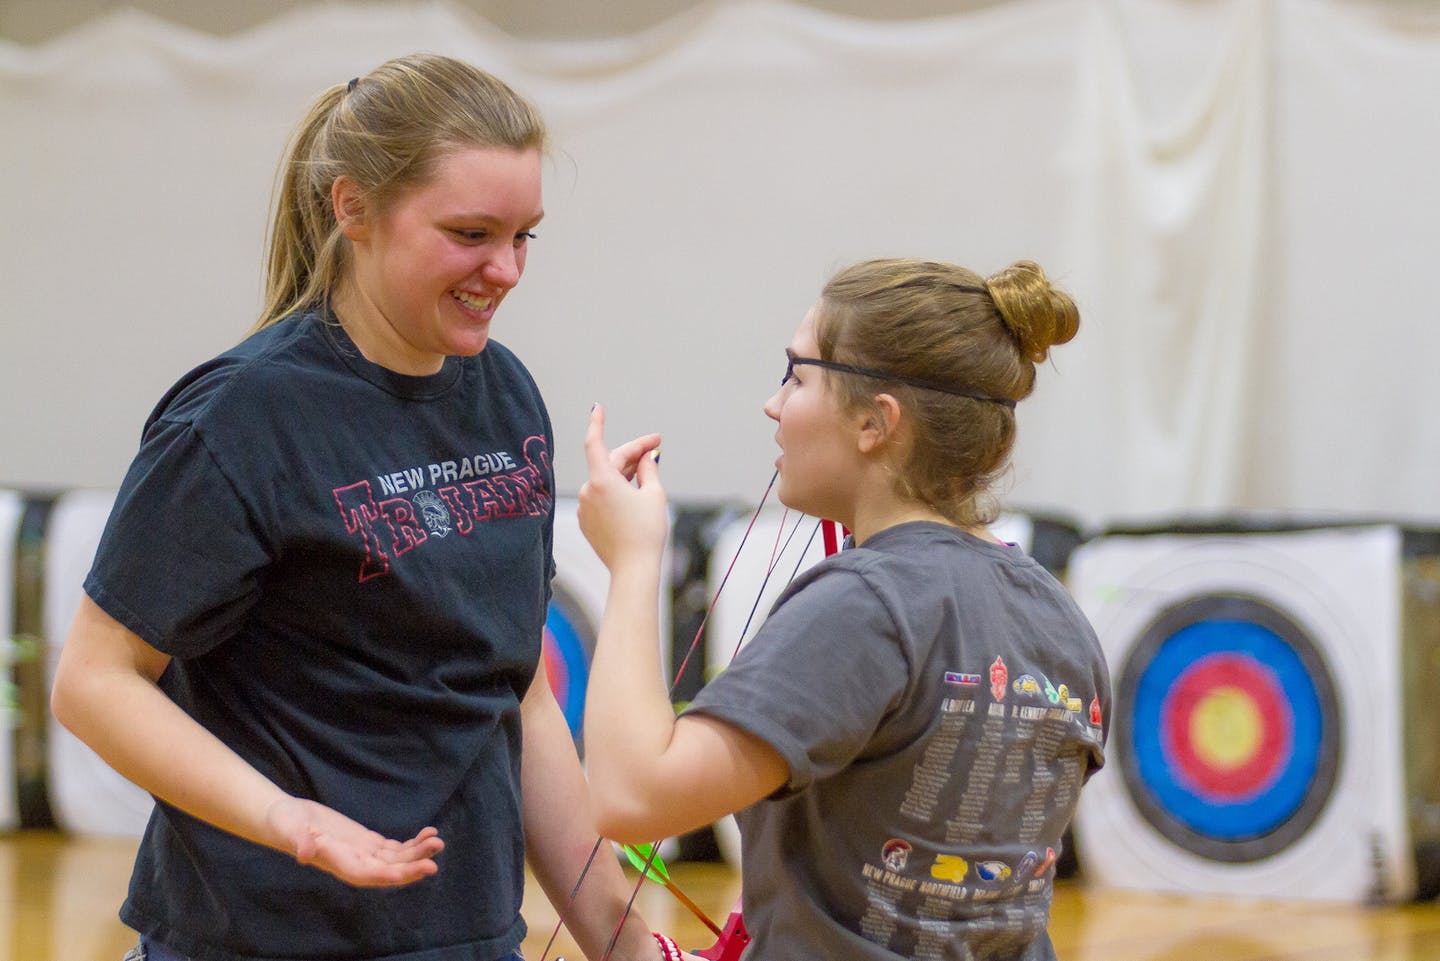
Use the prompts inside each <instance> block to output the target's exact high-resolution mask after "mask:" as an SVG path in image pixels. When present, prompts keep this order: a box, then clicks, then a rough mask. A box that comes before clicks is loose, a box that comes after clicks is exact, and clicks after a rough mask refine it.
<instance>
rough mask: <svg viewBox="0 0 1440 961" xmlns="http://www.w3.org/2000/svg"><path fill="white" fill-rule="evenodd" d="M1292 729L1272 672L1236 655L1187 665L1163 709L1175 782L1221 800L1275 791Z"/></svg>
mask: <svg viewBox="0 0 1440 961" xmlns="http://www.w3.org/2000/svg"><path fill="white" fill-rule="evenodd" d="M1294 726H1295V722H1294V715H1293V714H1292V712H1291V710H1290V704H1289V700H1288V698H1287V697H1286V695H1285V691H1284V690H1283V689H1282V688H1281V686H1280V683H1279V680H1278V679H1277V678H1276V677H1275V673H1274V672H1273V671H1271V670H1270V669H1268V668H1267V667H1266V666H1265V665H1263V664H1261V663H1260V662H1259V661H1257V660H1255V659H1254V658H1252V657H1247V656H1245V655H1243V654H1238V653H1234V652H1227V653H1223V654H1212V655H1210V656H1208V657H1204V658H1201V659H1200V660H1198V661H1196V662H1195V663H1194V664H1192V665H1191V666H1190V668H1189V669H1187V670H1186V671H1185V672H1184V673H1183V674H1182V675H1181V676H1180V677H1178V678H1176V679H1175V683H1174V685H1173V687H1172V688H1171V690H1170V692H1169V694H1168V695H1167V696H1166V698H1165V703H1164V704H1163V706H1162V707H1161V731H1162V738H1163V740H1164V742H1165V745H1166V749H1167V750H1168V751H1169V752H1170V754H1171V757H1172V758H1173V759H1174V762H1175V774H1176V776H1177V778H1179V779H1181V780H1183V781H1185V782H1187V783H1188V784H1189V785H1190V787H1191V788H1192V789H1193V790H1195V791H1197V792H1199V793H1201V794H1205V795H1209V796H1211V797H1214V798H1217V799H1221V800H1225V801H1241V800H1244V799H1246V798H1252V797H1255V796H1257V795H1259V794H1261V793H1262V792H1264V791H1265V790H1267V789H1268V788H1269V787H1270V786H1271V785H1272V784H1274V782H1275V780H1276V778H1278V777H1279V775H1280V773H1281V772H1282V771H1283V770H1284V769H1285V766H1286V764H1287V763H1288V762H1289V758H1290V745H1291V743H1292V737H1293V733H1294Z"/></svg>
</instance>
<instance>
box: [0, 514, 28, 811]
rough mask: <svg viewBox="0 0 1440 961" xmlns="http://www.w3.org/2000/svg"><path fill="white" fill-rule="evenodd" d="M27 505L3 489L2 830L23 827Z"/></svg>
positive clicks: (0, 579)
mask: <svg viewBox="0 0 1440 961" xmlns="http://www.w3.org/2000/svg"><path fill="white" fill-rule="evenodd" d="M23 507H24V503H23V499H22V498H21V496H20V494H19V492H17V491H11V490H0V632H3V633H0V666H3V667H4V671H3V673H0V774H3V775H4V781H3V782H0V831H13V830H14V829H15V828H18V827H20V803H19V799H18V797H17V795H16V789H15V788H16V785H15V738H14V736H13V733H12V732H14V731H15V730H16V728H17V726H18V725H19V720H20V719H19V711H20V702H19V697H18V696H17V695H18V693H19V692H18V687H17V685H16V684H15V672H14V665H15V662H16V661H17V660H18V659H19V658H20V657H21V656H22V653H21V650H22V645H23V644H25V643H26V642H25V641H24V639H22V638H20V637H19V634H20V631H19V630H17V627H18V625H17V624H16V623H15V575H16V571H15V567H16V565H15V555H16V550H17V548H18V546H19V545H18V539H19V534H20V514H21V511H22V510H23Z"/></svg>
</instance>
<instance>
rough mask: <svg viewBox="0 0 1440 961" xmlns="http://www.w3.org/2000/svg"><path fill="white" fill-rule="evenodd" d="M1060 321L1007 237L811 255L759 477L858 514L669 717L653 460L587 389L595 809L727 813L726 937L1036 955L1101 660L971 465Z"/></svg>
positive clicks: (1098, 741) (1070, 310)
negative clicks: (821, 269)
mask: <svg viewBox="0 0 1440 961" xmlns="http://www.w3.org/2000/svg"><path fill="white" fill-rule="evenodd" d="M1078 324H1079V316H1078V313H1077V311H1076V309H1075V305H1074V303H1073V302H1072V301H1071V299H1070V298H1069V297H1068V296H1067V295H1066V294H1064V293H1062V292H1060V291H1058V290H1056V289H1055V288H1053V287H1051V286H1050V284H1049V282H1048V281H1047V279H1046V278H1045V274H1044V272H1043V271H1042V270H1041V269H1040V268H1039V266H1038V265H1036V264H1034V263H1031V262H1028V261H1022V262H1020V263H1017V264H1014V265H1013V266H1011V267H1009V268H1007V269H1006V270H1003V271H1001V272H999V273H998V274H995V275H993V276H991V277H989V278H981V277H979V276H978V275H976V274H974V273H972V272H971V271H968V270H965V269H963V268H960V267H956V266H953V265H949V264H942V263H932V262H925V261H913V260H879V261H869V262H865V263H861V264H857V265H855V266H852V267H849V268H847V269H845V270H842V271H841V272H840V273H839V274H837V275H836V276H835V277H834V278H832V279H831V281H830V282H829V283H828V284H827V285H826V287H825V289H824V290H823V292H822V293H821V295H820V298H819V300H818V302H817V303H816V305H815V306H814V307H813V308H812V309H811V311H810V312H809V314H807V316H806V317H805V319H804V321H803V322H802V323H801V325H800V328H799V329H798V330H797V331H796V333H795V336H794V338H793V339H792V340H791V343H790V347H789V349H788V350H787V351H786V356H787V358H788V363H787V366H786V371H785V378H784V380H782V382H781V386H780V389H779V390H778V391H777V392H776V393H775V394H774V396H772V397H771V398H770V399H769V401H767V402H766V404H765V413H766V414H767V415H768V416H769V417H770V418H771V419H772V420H774V421H775V422H776V425H777V429H776V434H775V439H776V443H777V444H778V445H779V447H780V450H781V453H780V456H779V457H778V458H777V460H776V468H777V472H778V495H779V498H780V500H781V501H782V502H784V503H785V505H786V506H788V507H790V508H792V509H794V510H798V511H802V512H804V513H806V514H811V515H814V516H817V517H825V518H829V519H832V520H835V521H838V522H840V523H842V524H844V526H845V527H846V528H848V529H849V530H850V531H851V532H852V538H851V539H850V540H849V541H848V542H847V545H846V549H845V550H843V551H841V552H840V553H839V554H836V555H835V556H833V557H830V558H827V559H826V560H825V561H823V562H821V563H820V564H818V565H816V566H815V567H813V568H811V569H810V570H808V571H807V572H806V573H805V574H803V575H802V576H800V577H799V578H797V579H796V580H795V581H794V583H792V584H791V585H790V586H789V587H788V588H787V589H786V590H785V591H784V593H783V594H782V595H781V596H780V598H779V600H778V601H777V602H776V604H775V606H774V608H773V609H772V611H771V613H770V616H769V618H768V619H767V620H766V621H765V624H764V625H763V626H762V627H761V629H760V631H759V632H758V633H757V634H756V636H755V638H754V639H753V640H752V641H751V642H750V643H749V644H748V645H747V646H746V647H745V649H744V650H743V651H742V652H741V653H740V654H739V655H738V656H737V657H736V658H735V661H734V663H733V664H732V665H731V666H730V667H729V668H728V669H727V670H726V671H725V672H724V673H723V674H722V675H720V676H719V677H718V678H716V679H715V680H714V681H712V682H711V683H710V684H709V685H707V686H706V687H705V688H704V689H703V690H702V691H701V692H700V694H699V695H698V696H697V698H696V699H695V701H694V702H693V703H692V704H691V706H690V708H689V709H688V710H687V711H686V712H685V713H684V714H683V715H682V716H681V717H679V718H678V719H677V718H676V717H675V716H674V713H673V711H672V709H671V706H670V703H669V699H668V695H667V692H666V688H665V685H664V683H663V678H662V676H661V673H660V663H659V650H660V646H659V639H658V634H657V630H658V628H657V617H656V609H657V603H656V602H657V591H658V584H659V564H660V557H661V552H662V550H663V548H664V541H665V526H666V512H665V495H664V491H663V489H662V488H661V486H660V483H659V477H658V468H657V466H656V458H655V457H653V456H645V455H642V456H638V457H637V456H636V455H635V453H634V451H635V446H634V445H631V447H630V448H628V450H629V451H630V455H629V456H625V455H624V454H622V453H621V452H620V451H618V450H617V451H616V452H608V451H607V449H606V448H605V444H604V439H603V416H604V415H603V411H601V410H599V409H598V408H597V409H596V410H595V411H594V412H593V413H592V415H591V422H590V429H589V431H588V433H587V435H586V439H585V449H586V456H587V459H588V462H589V468H590V481H589V483H588V484H587V485H586V486H585V488H584V489H583V490H582V491H581V508H580V521H581V526H582V528H583V529H584V530H585V533H586V536H587V537H589V538H590V541H591V543H592V544H593V545H594V546H595V549H596V552H597V553H598V554H599V555H600V557H601V558H602V559H603V560H604V561H605V563H606V565H607V566H608V567H609V569H610V572H611V583H610V594H609V600H608V603H607V605H606V612H605V618H604V623H603V624H602V627H601V630H600V636H599V640H598V642H597V647H596V653H595V659H594V664H593V665H592V671H591V683H590V687H589V690H588V692H587V708H586V717H585V732H586V751H587V764H588V770H589V775H590V778H591V783H592V798H593V800H594V803H595V805H596V810H595V815H596V819H597V823H598V824H599V825H600V827H601V829H602V831H603V832H604V833H605V834H606V835H607V836H609V837H611V838H614V839H616V840H620V841H637V842H638V841H647V840H653V839H655V838H658V837H666V836H670V835H675V834H679V833H682V832H684V831H688V830H691V829H693V828H696V827H699V826H703V825H705V824H709V823H711V822H713V821H715V820H716V819H718V818H720V817H722V816H723V815H725V814H729V813H731V812H735V813H736V814H737V820H738V822H739V825H740V831H741V841H742V851H743V857H742V863H743V869H742V870H743V876H744V895H743V904H744V914H745V917H746V923H747V926H748V928H749V931H750V933H751V935H752V936H753V942H752V944H751V946H750V948H749V949H748V951H747V952H746V954H745V957H746V959H747V961H757V959H782V961H794V959H802V958H817V959H835V958H845V959H877V961H878V959H893V958H897V957H903V958H925V959H956V961H961V959H965V961H970V959H975V961H978V959H1027V961H1028V959H1048V958H1053V957H1054V950H1053V948H1052V947H1051V944H1050V939H1049V937H1048V935H1047V933H1046V924H1047V922H1048V919H1049V911H1050V901H1051V895H1052V883H1053V878H1054V865H1055V862H1056V859H1057V857H1058V855H1059V852H1060V844H1061V840H1060V839H1061V835H1062V833H1063V832H1064V829H1065V827H1066V825H1067V824H1068V823H1069V821H1070V819H1071V816H1072V815H1073V814H1074V811H1075V805H1076V803H1077V801H1078V798H1079V791H1080V788H1081V785H1082V784H1083V783H1084V781H1085V780H1086V779H1087V778H1088V777H1089V776H1090V775H1091V774H1092V773H1094V771H1096V770H1097V769H1099V767H1100V766H1101V765H1102V764H1103V763H1104V752H1103V745H1104V742H1105V733H1106V730H1107V719H1108V709H1109V706H1110V685H1109V674H1108V671H1107V669H1106V666H1105V662H1104V658H1103V656H1102V654H1101V651H1100V645H1099V643H1098V641H1097V640H1096V638H1095V634H1094V632H1093V630H1092V629H1091V628H1090V625H1089V624H1088V623H1087V622H1086V621H1085V618H1084V616H1083V615H1082V614H1081V613H1080V611H1079V609H1078V608H1077V607H1076V605H1075V604H1074V602H1073V601H1072V600H1071V599H1070V597H1069V595H1068V594H1067V593H1066V592H1065V590H1064V588H1062V587H1061V586H1060V584H1059V583H1057V582H1056V580H1055V579H1054V578H1053V577H1052V576H1051V575H1050V574H1049V573H1048V572H1046V571H1045V570H1044V568H1042V567H1041V566H1040V565H1039V564H1037V563H1036V562H1035V561H1033V560H1032V559H1031V558H1029V557H1028V556H1026V555H1025V554H1024V552H1022V551H1021V550H1019V549H1018V548H1016V547H1014V546H1012V545H1008V544H1004V543H1001V542H999V541H997V540H996V539H995V538H994V537H993V536H992V535H990V534H989V532H988V530H987V528H986V522H987V521H988V520H990V519H992V518H993V516H994V513H995V506H994V504H993V503H992V502H990V500H989V499H988V497H987V491H988V488H989V485H990V483H991V481H992V479H993V478H994V477H995V476H996V475H997V474H998V473H999V472H1000V471H1002V470H1003V469H1004V468H1005V466H1006V463H1007V461H1008V458H1009V454H1010V450H1011V447H1012V445H1013V443H1014V437H1015V413H1014V408H1015V403H1016V401H1018V400H1020V399H1022V398H1024V397H1025V396H1027V395H1028V394H1029V393H1030V392H1031V390H1032V389H1033V386H1034V379H1035V365H1036V364H1037V363H1039V362H1041V361H1043V360H1044V359H1045V358H1046V356H1047V353H1048V351H1049V349H1050V347H1052V346H1053V345H1055V344H1060V343H1064V342H1066V341H1068V340H1070V339H1071V338H1072V337H1073V336H1074V334H1075V332H1076V329H1077V327H1078ZM632 478H633V480H634V481H635V483H634V484H631V483H630V482H629V479H632Z"/></svg>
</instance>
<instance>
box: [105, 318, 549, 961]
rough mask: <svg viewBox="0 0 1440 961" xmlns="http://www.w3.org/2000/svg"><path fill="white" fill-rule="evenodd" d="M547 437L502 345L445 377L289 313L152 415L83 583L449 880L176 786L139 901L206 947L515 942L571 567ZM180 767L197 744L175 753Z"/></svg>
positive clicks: (208, 722) (186, 690)
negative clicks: (237, 817) (539, 668)
mask: <svg viewBox="0 0 1440 961" xmlns="http://www.w3.org/2000/svg"><path fill="white" fill-rule="evenodd" d="M552 444H553V440H552V433H551V428H550V422H549V418H548V415H547V414H546V411H545V408H544V404H543V402H542V400H541V398H540V394H539V392H538V390H537V389H536V387H535V384H534V382H533V380H532V379H531V377H530V375H529V374H528V372H527V371H526V370H525V368H524V367H523V366H522V365H521V364H520V363H519V361H518V360H516V358H515V357H514V355H513V354H511V353H510V352H509V351H508V350H507V349H505V348H504V347H503V346H501V345H500V344H498V343H495V342H493V341H492V342H491V343H490V344H489V345H488V346H487V347H486V348H485V350H484V351H483V352H482V353H480V354H479V355H477V356H475V357H470V358H449V359H447V360H446V362H445V364H444V367H443V368H442V369H441V371H440V372H439V373H437V374H434V375H433V376H426V377H411V376H405V375H401V374H396V373H394V372H393V371H390V370H388V369H386V368H383V367H380V366H377V365H375V364H371V363H370V362H368V361H366V360H365V359H364V358H363V357H362V356H361V355H360V353H359V351H358V350H357V349H356V348H355V346H354V344H353V343H352V342H351V341H350V340H349V338H348V337H347V336H346V335H345V333H344V331H343V330H342V329H341V328H340V327H339V326H338V325H336V324H335V323H334V322H333V319H332V320H327V319H326V318H324V317H323V316H320V315H316V314H304V315H299V316H295V317H291V318H288V319H286V320H284V321H282V322H280V323H278V324H276V325H274V326H272V327H269V328H267V329H265V330H262V331H260V332H258V333H256V334H254V335H252V336H251V337H249V338H248V339H247V340H245V341H244V342H243V343H241V344H240V345H238V346H237V347H236V348H234V349H233V350H231V351H229V352H227V353H225V354H223V355H221V356H220V357H218V358H216V359H215V360H213V361H211V362H209V363H207V364H204V365H202V366H200V367H198V368H196V369H195V370H194V371H192V372H191V373H189V374H188V375H186V376H185V377H184V378H183V379H182V380H181V381H180V382H179V383H178V384H177V385H176V386H175V387H174V388H173V389H172V390H171V391H170V392H169V393H168V394H167V395H166V396H165V397H164V398H163V399H162V400H161V402H160V403H159V405H158V406H157V407H156V409H155V411H154V413H153V414H152V415H151V417H150V419H149V421H148V422H147V424H146V426H145V431H144V436H143V440H142V443H141V447H140V452H139V454H138V455H137V457H136V458H135V461H134V463H133V464H132V465H131V468H130V471H129V473H128V475H127V476H126V478H125V482H124V484H123V486H122V488H121V490H120V494H119V497H118V499H117V501H116V504H115V508H114V512H113V513H112V515H111V517H110V520H109V523H108V525H107V527H106V530H105V534H104V537H103V539H102V541H101V544H100V548H99V551H98V553H97V556H96V560H95V565H94V568H93V569H92V571H91V573H90V575H89V577H88V578H87V579H86V581H85V590H86V592H87V593H88V594H89V595H90V597H92V598H93V599H94V600H95V602H96V603H97V604H99V605H100V607H101V608H103V609H104V610H105V611H106V612H108V613H109V614H110V615H111V616H112V617H114V618H115V619H116V620H117V621H119V622H120V623H121V624H123V625H125V626H126V627H127V628H129V629H130V630H132V631H134V632H135V633H136V634H138V635H139V636H140V637H142V638H144V639H145V641H147V642H148V643H149V644H151V645H153V646H154V647H156V648H157V649H159V650H161V651H163V652H165V653H167V654H169V655H171V656H172V658H173V660H172V661H171V663H170V666H169V668H168V669H167V670H166V671H165V673H164V675H163V676H162V677H161V679H160V686H161V688H162V689H163V690H164V691H165V693H166V694H168V695H169V696H170V697H171V698H172V699H173V700H174V701H175V702H176V703H177V704H179V705H180V706H181V707H182V708H183V709H184V710H185V711H186V712H187V713H189V714H190V715H191V716H192V717H194V718H195V719H196V720H197V721H199V722H200V723H201V724H202V725H204V726H205V727H206V728H208V729H209V730H210V731H212V732H214V733H215V734H216V735H217V736H218V737H219V738H220V739H221V740H223V741H224V742H225V743H226V744H228V745H229V746H230V747H232V748H233V749H234V750H236V751H237V752H238V753H239V754H240V755H241V756H242V757H244V758H245V759H246V760H247V761H249V762H250V763H251V764H253V765H254V766H255V767H256V768H257V769H258V770H259V771H260V772H261V773H263V774H264V775H265V776H267V777H269V778H271V779H272V780H273V781H274V782H275V783H277V784H278V785H279V786H280V787H281V788H283V789H284V790H286V791H288V792H290V793H292V794H295V795H298V796H301V797H305V798H312V799H314V800H316V801H319V802H321V803H323V804H326V805H329V806H331V807H333V808H335V809H337V810H339V811H340V812H342V813H344V814H346V815H348V816H350V817H352V818H354V819H355V820H357V821H359V822H360V823H362V824H364V825H366V826H368V827H370V828H372V829H374V830H376V831H379V832H380V833H382V834H384V835H386V836H389V837H395V838H408V837H410V836H412V835H413V834H414V833H415V832H416V831H417V830H419V829H420V828H422V827H424V826H425V825H429V824H433V825H435V826H436V827H437V828H438V829H439V831H440V835H441V837H443V838H444V839H445V842H446V848H445V850H444V852H442V853H441V854H440V855H439V857H438V863H439V865H440V872H439V874H438V875H436V876H435V877H432V878H427V879H425V880H423V881H420V882H417V883H415V884H412V885H408V886H405V887H402V888H395V889H382V890H373V889H367V890H361V889H356V888H352V887H350V886H348V885H346V884H344V883H342V882H341V881H339V880H336V879H335V878H332V877H331V876H329V875H327V874H324V873H323V872H321V871H319V870H316V869H314V868H309V867H303V866H301V865H299V864H297V863H296V862H295V861H294V860H293V859H292V858H291V857H289V856H287V855H284V854H281V853H279V852H276V851H273V850H270V849H268V848H264V847H261V846H258V845H255V844H253V843H250V842H247V841H244V840H241V839H240V838H238V837H235V836H233V835H230V834H227V833H225V832H223V831H220V830H218V829H216V828H213V827H211V826H209V825H207V824H204V823H202V822H200V821H198V820H196V819H194V818H192V817H189V816H188V815H185V814H183V813H181V812H179V811H177V810H176V809H174V808H172V807H170V806H168V805H165V804H158V805H157V807H156V811H155V814H154V816H153V817H152V818H151V821H150V824H149V827H148V829H147V831H146V834H145V837H144V840H143V842H142V844H141V848H140V853H139V856H138V859H137V862H136V866H135V872H134V876H133V878H132V880H131V887H130V893H129V897H128V899H127V900H126V902H125V905H124V907H123V908H122V909H121V917H122V918H123V919H124V920H125V921H126V922H127V923H128V924H130V925H131V926H132V927H135V928H136V929H137V930H139V931H140V932H141V933H142V934H144V935H146V936H148V937H151V938H153V939H154V940H157V941H159V942H160V943H162V944H165V945H167V946H169V947H171V948H173V949H175V950H177V951H180V952H182V953H185V954H188V955H191V956H193V957H195V958H197V959H213V961H239V959H245V961H251V959H255V961H258V959H266V961H276V959H318V958H326V959H343V958H356V959H359V958H365V959H387V961H400V959H414V961H419V958H420V957H421V955H422V953H423V958H424V961H481V959H487V961H488V959H491V958H495V957H499V956H501V955H504V954H505V953H507V952H508V951H510V950H511V949H512V948H514V947H516V946H517V945H518V944H519V943H520V941H521V940H522V938H523V936H524V933H525V926H524V922H523V921H522V919H521V917H520V904H521V899H522V896H523V893H524V862H523V852H524V840H523V835H522V827H521V811H520V743H521V739H520V714H519V705H520V701H521V699H522V698H523V696H524V694H525V691H526V689H527V687H528V686H529V684H530V681H531V679H532V678H533V677H534V675H535V670H536V665H537V662H538V658H539V654H540V639H541V633H542V630H543V627H544V621H545V611H546V606H547V603H548V600H549V590H550V586H549V585H550V577H551V574H552V573H553V565H552V559H551V539H552V531H553V506H554V494H553V492H554V480H553V474H552V470H551V463H550V452H551V448H552ZM175 763H176V764H184V763H185V759H184V758H181V757H177V758H176V759H175Z"/></svg>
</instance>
